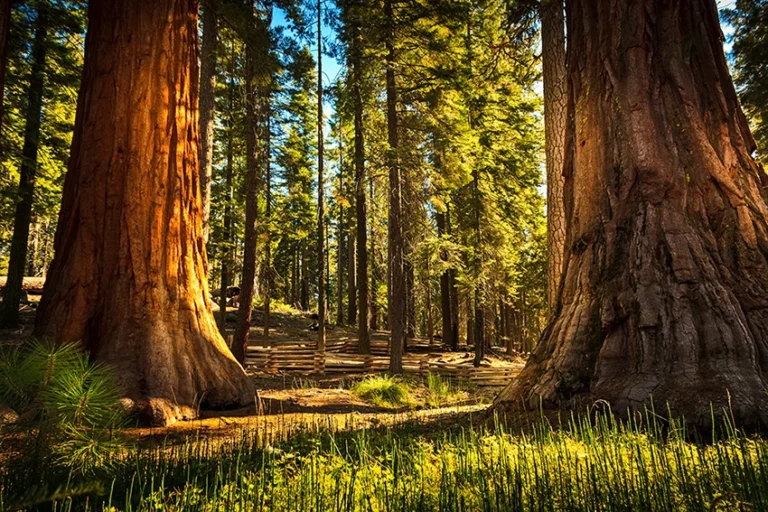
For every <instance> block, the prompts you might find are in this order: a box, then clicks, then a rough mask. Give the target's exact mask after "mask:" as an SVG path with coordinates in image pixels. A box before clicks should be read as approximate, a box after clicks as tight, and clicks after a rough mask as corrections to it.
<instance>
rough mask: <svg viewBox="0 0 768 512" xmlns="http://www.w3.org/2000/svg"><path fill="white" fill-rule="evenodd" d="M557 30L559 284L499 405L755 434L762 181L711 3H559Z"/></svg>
mask: <svg viewBox="0 0 768 512" xmlns="http://www.w3.org/2000/svg"><path fill="white" fill-rule="evenodd" d="M566 18H567V20H568V45H569V49H568V86H569V114H570V115H571V118H570V125H569V127H568V136H567V137H566V162H565V177H566V181H565V198H566V200H565V204H566V218H567V226H568V236H567V241H568V242H567V246H566V247H567V257H566V263H565V276H564V281H563V286H562V289H561V291H560V298H559V301H558V304H559V307H558V309H557V310H556V312H555V316H554V318H553V319H552V321H551V323H550V325H549V326H548V328H547V329H546V330H545V332H544V334H543V336H542V338H541V340H540V342H539V344H538V346H537V347H536V348H535V350H534V351H533V354H532V356H531V358H530V360H529V362H528V364H527V365H526V367H525V369H524V370H523V372H522V374H521V375H520V377H519V379H517V381H516V382H514V383H512V384H511V385H510V386H509V387H508V388H507V389H506V390H505V391H504V392H502V394H501V395H500V397H499V398H498V402H507V401H514V402H517V403H518V404H519V403H520V401H522V402H523V403H525V404H527V405H528V406H538V405H539V400H540V399H541V400H542V401H543V403H544V405H545V406H549V405H564V404H575V403H576V402H577V401H578V399H579V398H586V399H590V400H592V399H598V398H599V399H605V400H608V401H609V402H610V403H611V405H612V406H613V407H614V408H615V410H617V411H625V410H626V409H627V408H628V407H629V408H632V409H638V408H641V407H642V406H643V404H647V403H648V402H649V400H651V399H652V400H653V401H654V402H655V403H656V404H657V406H658V407H663V406H664V404H665V403H668V404H669V406H670V407H671V410H672V412H673V414H677V415H685V417H686V418H687V419H689V420H691V421H694V422H697V423H700V424H705V425H708V424H709V422H710V420H709V415H710V403H712V404H713V406H714V408H715V411H716V412H720V411H722V409H723V408H731V409H732V412H733V414H734V416H735V417H736V419H737V421H738V422H740V424H742V425H743V424H745V423H749V424H756V423H762V424H768V403H767V402H766V400H765V390H766V373H765V372H766V370H768V263H767V262H766V258H767V257H768V208H767V207H766V202H765V195H764V194H765V190H761V180H764V178H765V176H761V172H760V171H759V170H758V167H757V165H756V164H755V162H754V160H753V159H752V158H751V157H750V154H751V152H752V151H753V149H754V148H755V143H754V140H753V138H752V136H751V135H750V132H749V129H748V127H747V121H746V119H745V117H744V115H743V113H742V111H741V109H740V107H739V105H738V101H737V98H736V93H735V90H734V87H733V84H732V81H731V78H730V76H729V72H728V66H727V64H726V60H725V57H724V54H723V48H722V33H721V30H720V25H719V22H718V15H717V8H716V6H715V2H714V0H675V1H669V2H656V1H652V0H644V1H632V2H630V1H628V0H625V1H617V0H596V1H592V0H590V1H577V0H572V1H569V2H567V16H566ZM763 183H765V182H764V181H763Z"/></svg>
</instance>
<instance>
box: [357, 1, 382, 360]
mask: <svg viewBox="0 0 768 512" xmlns="http://www.w3.org/2000/svg"><path fill="white" fill-rule="evenodd" d="M360 16H361V13H360V6H358V8H357V10H356V11H355V13H354V20H355V27H354V38H353V41H352V49H351V54H352V78H353V84H352V96H353V103H354V129H355V214H356V215H355V229H356V230H357V243H356V244H355V245H356V246H357V249H358V250H357V251H356V253H355V255H356V257H357V262H356V263H357V264H356V265H355V267H356V268H355V276H356V280H357V297H358V299H357V308H358V315H357V351H358V352H359V353H361V354H370V353H371V337H370V326H372V325H376V323H375V320H372V319H371V318H370V316H371V315H369V312H368V307H369V304H370V309H371V313H373V314H375V310H376V309H375V305H373V304H372V302H373V300H375V299H374V298H373V297H371V296H370V295H369V293H368V251H367V248H368V211H367V209H368V207H367V204H366V193H365V181H366V174H365V134H364V133H363V92H362V84H363V68H362V66H363V63H362V60H363V59H362V55H361V54H362V44H363V43H362V35H361V27H360ZM371 194H373V180H371ZM371 201H373V197H371ZM373 250H374V245H373V236H371V251H373ZM371 258H373V254H371ZM374 286H375V285H374Z"/></svg>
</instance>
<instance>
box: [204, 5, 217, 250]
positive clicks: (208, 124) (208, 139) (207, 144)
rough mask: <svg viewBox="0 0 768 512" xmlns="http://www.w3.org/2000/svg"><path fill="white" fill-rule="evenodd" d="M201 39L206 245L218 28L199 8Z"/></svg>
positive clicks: (213, 17) (212, 17)
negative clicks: (201, 17)
mask: <svg viewBox="0 0 768 512" xmlns="http://www.w3.org/2000/svg"><path fill="white" fill-rule="evenodd" d="M202 11H203V40H202V44H201V46H200V191H201V193H202V199H203V239H204V240H205V241H206V243H207V242H208V232H209V231H210V228H209V225H208V224H209V221H208V219H209V218H210V216H211V172H212V169H213V138H214V131H213V128H214V125H215V116H216V95H215V91H216V49H217V47H218V39H219V27H218V19H217V18H216V12H215V11H214V10H213V9H211V8H210V7H208V6H204V7H203V9H202Z"/></svg>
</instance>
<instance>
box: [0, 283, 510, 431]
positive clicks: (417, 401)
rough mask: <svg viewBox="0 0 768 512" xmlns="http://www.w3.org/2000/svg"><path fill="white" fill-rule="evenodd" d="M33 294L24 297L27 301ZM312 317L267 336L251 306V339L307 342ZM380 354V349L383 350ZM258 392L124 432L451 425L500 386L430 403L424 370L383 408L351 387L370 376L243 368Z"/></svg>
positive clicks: (13, 339) (490, 361)
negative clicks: (254, 397)
mask: <svg viewBox="0 0 768 512" xmlns="http://www.w3.org/2000/svg"><path fill="white" fill-rule="evenodd" d="M38 298H39V296H30V299H31V300H33V301H34V300H35V299H38ZM34 315H35V308H34V307H29V306H24V307H23V308H22V311H21V324H22V326H21V327H20V328H18V329H13V330H0V346H2V345H4V344H16V343H20V342H22V341H23V340H24V339H26V338H28V337H29V335H30V333H31V331H32V326H33V325H34ZM234 315H235V309H234V308H231V309H230V308H228V327H234V325H233V323H230V322H231V321H232V320H234V319H235V316H234ZM312 323H313V320H312V318H311V316H310V315H309V314H307V313H300V312H292V311H289V312H282V313H275V314H273V315H272V316H271V319H270V324H271V330H270V335H269V341H267V340H266V339H265V338H264V334H263V314H262V312H261V311H258V310H256V311H254V315H253V327H252V331H251V336H250V340H251V342H250V343H251V345H260V346H263V345H265V344H267V343H268V344H276V345H279V344H281V343H290V344H292V345H293V344H297V345H299V346H302V344H306V345H307V346H312V345H313V344H314V343H315V340H316V337H317V331H314V330H311V329H310V325H311V324H312ZM387 335H388V333H387V332H384V331H376V332H374V333H373V336H372V338H373V343H374V344H375V343H377V342H379V344H382V345H383V344H385V343H386V340H387ZM355 339H356V332H355V329H354V328H351V327H345V326H331V327H330V328H329V329H328V343H334V342H345V341H350V342H352V343H353V342H354V340H355ZM412 350H413V351H414V352H416V353H417V354H419V353H420V354H421V355H420V356H419V357H429V358H430V359H432V360H440V361H441V362H445V363H450V364H459V365H463V364H466V365H470V364H471V360H472V353H471V352H469V351H466V350H463V351H459V352H446V351H443V350H442V345H441V341H440V340H439V338H437V339H436V340H435V342H434V345H432V346H430V345H429V344H428V342H427V341H426V340H423V339H421V340H418V342H417V343H416V344H414V346H413V347H412ZM382 357H383V356H382ZM521 361H522V360H521V359H520V358H509V357H507V356H500V357H489V358H487V359H486V361H484V366H492V367H496V366H499V367H508V366H510V365H521V364H522V363H521ZM248 373H249V374H250V375H251V376H252V378H253V381H254V384H255V387H256V389H257V391H258V398H259V408H258V411H257V410H256V409H255V408H253V407H250V408H247V409H242V410H237V411H228V412H205V411H203V412H202V413H201V416H202V417H201V418H200V419H197V420H193V421H182V422H178V423H176V424H174V425H171V426H169V427H164V428H129V429H126V430H125V434H126V435H127V436H128V437H129V438H133V439H135V440H136V441H138V442H139V443H142V442H144V441H148V440H150V439H168V441H169V442H172V443H174V442H182V441H183V440H184V439H188V438H190V437H198V436H199V437H202V438H206V439H211V440H218V441H224V440H226V439H233V438H237V437H238V436H242V435H244V434H247V435H255V436H258V437H263V438H264V439H265V440H268V439H271V438H274V437H280V438H284V437H285V436H287V435H290V434H291V433H295V432H297V431H319V430H326V431H349V430H357V429H362V428H374V427H379V426H382V427H384V426H394V425H398V424H414V425H415V424H430V425H432V426H435V427H437V426H438V425H451V424H455V423H456V422H457V420H458V419H459V418H466V417H468V416H471V415H474V414H477V413H480V412H481V411H483V410H485V409H486V408H487V407H488V404H489V403H490V402H491V400H492V399H493V397H494V396H495V394H496V393H497V392H498V388H491V387H477V386H472V385H471V384H463V385H459V384H456V383H453V384H451V390H452V393H451V397H450V398H448V399H447V400H444V401H441V402H440V403H439V404H435V403H428V402H430V401H429V400H428V399H427V395H428V394H429V390H428V389H427V383H426V379H425V377H424V376H416V375H409V376H406V377H404V379H403V380H404V382H405V383H406V384H407V385H408V387H409V390H410V391H409V392H410V395H411V397H412V399H411V402H410V403H409V404H408V405H406V406H400V407H382V406H379V405H375V404H373V403H371V402H368V401H366V400H363V399H361V398H360V397H359V396H357V395H356V394H355V392H354V390H353V387H354V385H355V383H357V382H359V381H360V380H362V379H365V378H367V377H369V376H370V374H362V373H361V374H357V375H343V374H334V375H307V374H298V373H294V372H281V373H278V374H269V373H265V372H263V371H261V369H259V368H254V367H252V366H251V367H249V368H248Z"/></svg>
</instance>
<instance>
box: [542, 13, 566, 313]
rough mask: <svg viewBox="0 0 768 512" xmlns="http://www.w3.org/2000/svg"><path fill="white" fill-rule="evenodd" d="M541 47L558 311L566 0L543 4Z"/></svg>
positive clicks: (550, 245) (551, 262)
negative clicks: (564, 0) (564, 8)
mask: <svg viewBox="0 0 768 512" xmlns="http://www.w3.org/2000/svg"><path fill="white" fill-rule="evenodd" d="M541 47H542V61H543V70H544V73H543V77H544V139H545V143H544V148H545V151H546V157H547V158H546V160H547V255H548V260H547V261H548V263H547V304H548V306H549V311H550V313H553V312H554V311H555V306H556V304H555V300H556V297H557V287H558V286H559V284H560V275H561V274H562V272H563V251H564V248H565V205H564V204H563V184H564V178H563V160H564V151H565V124H566V110H567V104H568V91H567V86H566V79H565V13H564V10H563V0H544V1H543V2H542V5H541Z"/></svg>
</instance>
